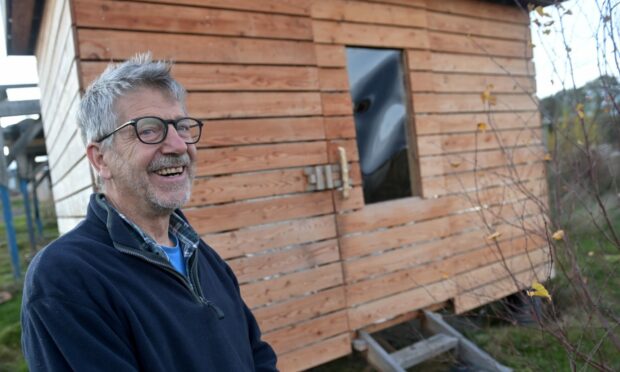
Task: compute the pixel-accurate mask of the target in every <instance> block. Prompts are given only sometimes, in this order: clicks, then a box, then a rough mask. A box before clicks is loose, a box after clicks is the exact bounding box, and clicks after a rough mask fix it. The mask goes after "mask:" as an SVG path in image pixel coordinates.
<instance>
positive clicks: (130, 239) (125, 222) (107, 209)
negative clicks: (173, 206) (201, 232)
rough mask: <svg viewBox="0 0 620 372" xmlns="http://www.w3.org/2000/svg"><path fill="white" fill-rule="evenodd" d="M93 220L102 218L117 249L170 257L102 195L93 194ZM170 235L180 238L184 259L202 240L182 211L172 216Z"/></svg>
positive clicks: (91, 204)
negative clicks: (129, 249) (128, 249)
mask: <svg viewBox="0 0 620 372" xmlns="http://www.w3.org/2000/svg"><path fill="white" fill-rule="evenodd" d="M93 217H94V218H97V219H99V220H100V221H101V223H103V224H104V225H105V226H106V229H107V230H108V233H109V235H110V238H111V239H112V243H113V244H114V246H115V247H116V248H121V247H122V248H124V249H126V248H131V249H134V250H138V251H141V253H143V254H145V255H147V256H155V257H158V258H162V259H165V257H166V254H165V253H164V251H163V249H162V248H160V247H159V245H158V244H157V243H156V242H155V240H153V238H151V237H150V236H149V235H148V234H146V233H145V232H144V231H142V229H140V227H138V226H137V225H135V224H134V223H133V222H132V221H131V220H129V219H128V218H127V217H125V216H124V215H123V214H121V213H120V212H118V211H117V210H116V209H115V208H114V207H112V205H111V204H110V203H108V202H107V200H106V198H105V195H104V194H102V193H96V194H92V195H91V198H90V203H89V208H88V212H87V219H88V218H93ZM170 232H171V233H173V234H175V236H177V238H178V239H179V244H180V245H181V248H182V250H183V256H184V257H186V258H188V257H190V256H191V255H192V254H193V253H194V251H195V250H196V248H197V247H198V243H199V241H200V237H199V236H198V234H197V233H196V232H195V231H194V229H192V227H191V226H190V225H189V223H187V221H186V219H185V216H184V215H183V213H182V212H181V211H180V210H175V211H174V212H173V213H172V215H171V216H170Z"/></svg>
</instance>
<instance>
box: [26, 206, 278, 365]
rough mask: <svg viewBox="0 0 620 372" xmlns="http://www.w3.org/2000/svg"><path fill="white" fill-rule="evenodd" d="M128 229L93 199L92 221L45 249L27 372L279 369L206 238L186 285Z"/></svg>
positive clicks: (30, 311)
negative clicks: (192, 276) (161, 263)
mask: <svg viewBox="0 0 620 372" xmlns="http://www.w3.org/2000/svg"><path fill="white" fill-rule="evenodd" d="M130 230H131V227H129V226H128V225H127V223H126V222H124V221H123V220H122V219H121V218H120V216H119V215H118V214H117V213H115V212H114V211H110V210H108V209H107V208H106V206H105V204H102V203H100V202H99V201H97V200H96V196H95V195H93V196H92V197H91V200H90V204H89V208H88V213H87V217H86V219H85V220H84V221H83V222H81V223H80V224H79V225H78V226H77V227H76V228H75V229H73V230H72V231H70V232H68V233H67V234H65V235H63V236H62V237H60V238H59V239H58V240H56V241H55V242H53V243H51V244H50V245H49V246H47V247H46V248H44V249H43V250H42V251H41V252H39V253H38V254H37V256H36V257H35V258H34V260H33V261H32V263H31V265H30V267H29V269H28V273H27V275H26V280H25V284H24V297H23V304H22V328H23V331H22V332H23V333H22V347H23V351H24V355H25V357H26V360H27V362H28V365H29V367H30V370H31V371H70V370H76V371H116V372H120V371H167V372H170V371H274V370H276V367H275V364H276V356H275V354H274V352H273V350H272V349H271V347H270V346H269V345H268V344H267V343H265V342H263V341H261V338H260V331H259V328H258V325H257V323H256V320H255V319H254V316H253V315H252V313H251V312H250V310H249V309H248V308H247V307H246V306H245V304H244V303H243V300H242V299H241V296H240V294H239V286H238V284H237V280H236V278H235V276H234V274H233V273H232V271H231V270H230V268H229V267H228V265H226V263H225V262H224V261H223V260H222V259H221V258H220V257H219V256H218V255H217V254H216V253H215V252H214V251H213V250H212V249H211V248H210V247H209V246H208V245H207V244H205V243H204V242H203V241H202V240H201V241H200V244H199V247H198V249H196V251H195V253H194V256H193V257H192V258H190V260H189V262H190V266H191V267H192V268H193V269H192V273H193V274H190V275H195V279H194V281H195V282H197V283H198V287H200V290H199V291H198V293H199V294H200V295H199V296H197V295H196V291H194V290H193V287H194V285H192V284H190V283H191V282H192V281H189V282H188V281H184V279H183V277H182V276H180V275H178V273H177V274H175V273H174V269H172V268H170V270H167V269H166V268H165V267H163V266H162V265H160V264H159V263H160V262H159V261H158V260H161V258H159V257H155V256H151V255H150V254H149V253H148V252H143V251H141V250H140V249H139V247H140V241H139V240H138V238H137V236H136V234H134V233H133V232H132V231H130Z"/></svg>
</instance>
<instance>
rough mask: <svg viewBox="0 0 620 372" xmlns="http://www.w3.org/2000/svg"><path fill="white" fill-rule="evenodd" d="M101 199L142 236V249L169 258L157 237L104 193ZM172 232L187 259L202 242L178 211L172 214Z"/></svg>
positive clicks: (169, 229) (170, 229)
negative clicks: (127, 215)
mask: <svg viewBox="0 0 620 372" xmlns="http://www.w3.org/2000/svg"><path fill="white" fill-rule="evenodd" d="M101 196H102V197H101V200H102V201H103V202H104V203H105V204H106V205H107V206H108V210H111V211H114V212H115V213H116V214H118V215H119V216H120V217H121V218H122V219H123V221H125V222H126V223H127V224H128V225H129V226H131V227H132V229H133V230H134V232H135V233H136V235H137V236H138V237H139V238H140V249H141V250H143V251H146V252H151V253H153V254H155V255H157V256H159V257H162V258H165V259H167V258H166V257H167V255H166V253H165V252H164V250H163V248H161V247H160V246H159V244H157V242H156V241H155V239H153V238H152V237H151V236H150V235H149V234H147V233H146V232H145V231H144V230H142V229H141V228H140V227H139V226H138V225H136V224H135V223H134V222H133V221H132V220H130V219H129V218H127V217H126V216H125V215H124V214H122V213H121V212H119V211H118V210H117V209H116V208H114V207H113V206H112V204H110V203H109V202H108V201H107V200H106V198H105V196H104V195H101ZM168 231H169V232H170V234H173V235H174V236H176V237H177V239H179V246H180V247H181V251H182V252H183V257H185V259H186V260H187V259H188V258H189V257H191V255H192V254H193V253H194V251H195V250H196V248H197V247H198V243H199V242H200V237H199V236H198V234H197V233H196V231H194V229H193V228H192V227H191V226H190V225H189V224H188V223H187V222H186V221H185V220H184V219H183V218H182V217H181V216H180V215H179V214H178V213H177V212H176V211H174V212H172V214H171V215H170V227H169V228H168Z"/></svg>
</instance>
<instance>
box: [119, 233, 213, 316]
mask: <svg viewBox="0 0 620 372" xmlns="http://www.w3.org/2000/svg"><path fill="white" fill-rule="evenodd" d="M114 246H115V247H116V249H118V250H119V251H120V252H122V253H124V254H127V255H130V256H133V257H137V258H139V259H142V260H144V261H146V262H148V263H151V264H153V265H155V266H157V267H159V268H161V269H163V270H164V271H166V272H168V273H170V274H171V275H173V276H174V277H176V278H177V279H179V280H180V281H181V282H182V283H183V285H184V286H185V288H187V289H188V290H189V292H190V293H191V294H192V296H193V297H194V299H195V300H196V302H198V303H199V304H202V305H206V306H207V307H208V308H210V309H211V310H212V311H213V312H214V313H215V315H216V316H217V318H218V319H223V318H224V312H223V311H222V309H220V308H219V307H218V306H217V305H216V304H214V303H213V302H211V301H209V300H207V299H206V298H205V297H204V295H203V294H202V288H201V287H200V281H199V280H198V275H197V272H196V271H197V270H196V258H195V255H196V253H194V256H192V258H191V259H190V260H191V261H192V262H191V268H189V267H188V273H189V275H188V276H189V278H186V277H185V276H183V275H181V274H180V273H179V272H178V271H176V270H175V269H174V268H172V267H171V266H170V265H169V264H168V263H165V262H162V261H157V260H154V259H152V258H149V257H146V256H144V255H143V254H140V252H137V251H136V250H135V249H132V248H129V247H126V246H123V245H120V244H118V243H115V244H114ZM192 281H193V282H194V283H192Z"/></svg>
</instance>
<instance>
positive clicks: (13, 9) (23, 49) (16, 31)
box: [0, 0, 564, 55]
mask: <svg viewBox="0 0 620 372" xmlns="http://www.w3.org/2000/svg"><path fill="white" fill-rule="evenodd" d="M0 1H2V3H4V4H3V5H4V9H3V10H4V15H5V17H4V19H3V21H4V25H5V30H6V50H7V54H8V55H34V51H35V47H36V42H37V36H38V34H39V27H40V25H41V16H42V14H43V7H44V5H45V0H0ZM563 1H564V0H490V2H493V3H498V4H504V5H515V6H522V7H527V4H533V5H535V6H539V5H540V6H548V5H554V4H558V3H561V2H563Z"/></svg>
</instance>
